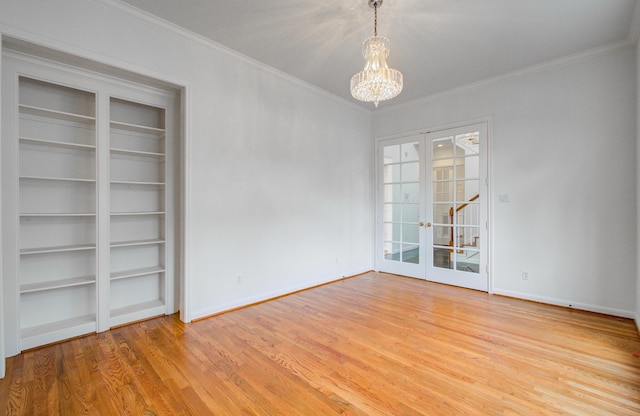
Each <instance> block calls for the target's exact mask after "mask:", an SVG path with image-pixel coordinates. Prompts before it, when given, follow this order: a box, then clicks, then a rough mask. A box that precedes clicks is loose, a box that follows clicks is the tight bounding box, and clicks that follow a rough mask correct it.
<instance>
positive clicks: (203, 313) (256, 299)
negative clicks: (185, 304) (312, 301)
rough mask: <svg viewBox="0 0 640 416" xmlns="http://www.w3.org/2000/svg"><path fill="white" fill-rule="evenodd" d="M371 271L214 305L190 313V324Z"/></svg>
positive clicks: (334, 277)
mask: <svg viewBox="0 0 640 416" xmlns="http://www.w3.org/2000/svg"><path fill="white" fill-rule="evenodd" d="M370 271H372V270H371V269H363V270H356V271H352V272H350V273H346V274H345V275H343V276H333V277H329V278H324V279H317V280H314V281H309V282H306V283H304V284H301V285H295V286H289V287H285V288H281V289H277V290H273V291H271V292H266V293H262V294H259V295H255V296H249V297H246V298H242V299H237V300H234V301H232V302H227V303H223V304H221V305H216V306H214V307H210V308H203V309H200V310H197V311H193V313H192V315H191V316H192V317H193V318H192V322H194V321H199V320H202V319H206V318H210V317H212V316H215V315H220V314H222V313H227V312H231V311H233V310H236V309H241V308H246V307H248V306H251V305H255V304H258V303H262V302H267V301H270V300H273V299H277V298H280V297H283V296H287V295H292V294H294V293H296V292H301V291H304V290H309V289H313V288H314V287H318V286H323V285H326V284H329V283H334V282H337V281H340V280H343V279H349V278H351V277H355V276H358V275H361V274H364V273H368V272H370Z"/></svg>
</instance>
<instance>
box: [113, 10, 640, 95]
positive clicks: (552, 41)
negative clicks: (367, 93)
mask: <svg viewBox="0 0 640 416" xmlns="http://www.w3.org/2000/svg"><path fill="white" fill-rule="evenodd" d="M121 1H122V2H124V3H128V4H130V5H132V6H134V7H136V8H139V9H141V10H143V11H146V12H148V13H151V14H153V15H155V16H158V17H160V18H162V19H164V20H167V21H169V22H171V23H173V24H176V25H178V26H181V27H183V28H185V29H187V30H189V31H191V32H194V33H197V34H199V35H201V36H203V37H205V38H208V39H210V40H212V41H214V42H216V43H218V44H221V45H224V46H226V47H227V48H231V49H234V50H236V51H238V52H240V53H241V54H243V55H246V56H248V57H250V58H252V59H254V60H257V61H259V62H262V63H264V64H266V65H269V66H271V67H273V68H276V69H278V70H280V71H283V72H285V73H287V74H290V75H292V76H294V77H296V78H298V79H301V80H303V81H306V82H308V83H310V84H313V85H315V86H317V87H319V88H322V89H324V90H326V91H329V92H331V93H334V94H337V95H339V96H342V97H344V98H346V99H348V100H351V101H354V102H357V101H356V100H354V99H353V98H352V97H351V95H350V93H349V81H350V79H351V76H352V75H353V74H355V73H356V72H358V71H360V70H362V68H363V66H364V58H363V57H362V55H361V44H362V41H363V40H364V39H365V38H366V37H368V36H372V35H373V9H371V8H370V7H369V6H368V3H367V0H324V1H312V0H266V1H260V0H121ZM636 3H637V0H384V3H383V4H382V6H381V7H380V8H379V10H378V34H379V35H384V36H387V37H388V38H389V39H390V40H391V54H390V56H389V58H388V63H389V66H390V67H392V68H396V69H398V70H400V71H401V72H402V73H403V75H404V90H403V92H402V93H401V94H400V95H399V96H398V97H396V98H394V99H393V100H392V101H389V102H383V103H380V108H384V106H385V105H391V104H397V103H401V102H407V101H410V100H413V99H417V98H420V97H424V96H427V95H430V94H434V93H438V92H442V91H446V90H449V89H452V88H455V87H459V86H462V85H466V84H470V83H474V82H477V81H480V80H483V79H487V78H491V77H495V76H498V75H502V74H506V73H509V72H512V71H515V70H519V69H523V68H526V67H529V66H532V65H536V64H540V63H543V62H547V61H550V60H554V59H557V58H561V57H564V56H567V55H571V54H575V53H579V52H583V51H587V50H590V49H594V48H598V47H602V46H605V45H609V44H612V43H617V42H625V41H627V40H629V41H631V40H632V39H633V37H634V36H633V35H634V31H635V22H634V19H633V17H634V15H635V8H636ZM361 104H362V105H363V106H365V107H367V108H373V104H370V103H369V104H366V103H361Z"/></svg>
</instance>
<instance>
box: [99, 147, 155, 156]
mask: <svg viewBox="0 0 640 416" xmlns="http://www.w3.org/2000/svg"><path fill="white" fill-rule="evenodd" d="M111 153H116V154H120V155H128V156H144V157H158V158H164V157H165V154H164V153H157V152H143V151H141V150H129V149H115V148H111Z"/></svg>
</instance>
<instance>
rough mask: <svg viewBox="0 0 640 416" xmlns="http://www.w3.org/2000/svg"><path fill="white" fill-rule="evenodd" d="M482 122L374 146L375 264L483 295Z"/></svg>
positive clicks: (484, 189) (484, 129)
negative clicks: (376, 159)
mask: <svg viewBox="0 0 640 416" xmlns="http://www.w3.org/2000/svg"><path fill="white" fill-rule="evenodd" d="M486 136H487V126H486V124H476V125H470V126H464V127H460V128H454V129H448V130H441V131H437V132H429V133H421V134H416V135H411V136H406V137H401V138H396V139H392V140H385V141H381V142H379V143H378V149H377V154H378V170H379V172H378V175H379V176H378V203H377V219H378V220H377V236H378V237H377V243H378V244H377V266H378V269H379V270H381V271H385V272H389V273H395V274H400V275H405V276H411V277H417V278H423V279H427V280H430V281H435V282H440V283H446V284H451V285H456V286H462V287H467V288H472V289H477V290H484V291H486V290H487V288H488V281H487V280H488V279H487V258H488V253H487V248H488V245H487V241H488V238H487V234H488V233H487V226H488V209H487V183H488V182H487V152H486Z"/></svg>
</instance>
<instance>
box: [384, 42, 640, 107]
mask: <svg viewBox="0 0 640 416" xmlns="http://www.w3.org/2000/svg"><path fill="white" fill-rule="evenodd" d="M635 45H636V42H635V41H631V40H630V39H624V40H621V41H618V42H614V43H610V44H608V45H604V46H600V47H597V48H593V49H588V50H586V51H582V52H577V53H574V54H571V55H567V56H563V57H561V58H556V59H552V60H550V61H546V62H542V63H540V64H536V65H531V66H528V67H526V68H522V69H517V70H515V71H511V72H507V73H504V74H501V75H496V76H494V77H490V78H486V79H483V80H480V81H477V82H472V83H469V84H465V85H461V86H459V87H455V88H451V89H448V90H445V91H441V92H437V93H433V94H430V95H428V96H426V97H420V98H416V99H415V100H411V101H407V102H403V103H400V104H396V105H394V106H389V107H387V108H384V109H378V110H376V111H379V112H385V111H396V110H399V109H402V108H405V107H411V106H416V105H418V104H422V103H426V102H429V101H434V100H439V99H442V98H443V97H447V96H450V95H456V94H461V93H465V92H470V91H473V90H477V89H479V88H482V87H486V86H488V85H491V84H495V83H497V82H501V81H505V80H509V79H513V78H519V77H523V76H525V75H529V74H533V73H536V72H542V71H546V70H549V69H552V68H557V67H562V66H566V65H571V64H574V63H578V62H582V61H586V60H589V59H593V58H595V57H598V56H604V55H607V54H610V53H614V52H617V51H621V50H625V49H630V48H634V47H635Z"/></svg>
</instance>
